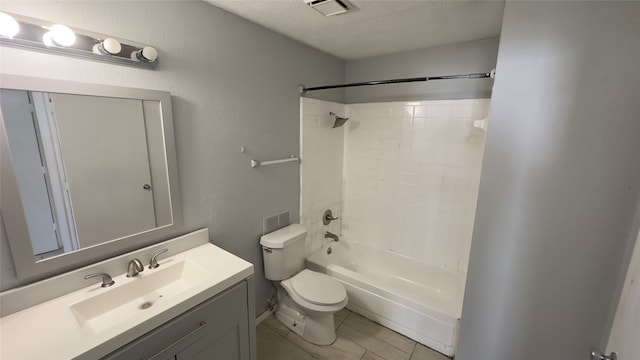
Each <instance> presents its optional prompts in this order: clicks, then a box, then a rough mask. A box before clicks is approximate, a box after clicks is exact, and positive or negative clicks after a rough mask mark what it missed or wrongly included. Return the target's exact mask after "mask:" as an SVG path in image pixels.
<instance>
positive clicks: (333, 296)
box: [291, 269, 347, 305]
mask: <svg viewBox="0 0 640 360" xmlns="http://www.w3.org/2000/svg"><path fill="white" fill-rule="evenodd" d="M291 288H292V289H293V291H294V292H295V293H296V294H298V295H299V296H300V297H301V298H303V299H304V300H306V301H308V302H310V303H312V304H316V305H335V304H339V303H341V302H343V301H344V300H345V299H346V298H347V291H346V290H345V289H344V286H342V284H340V282H338V281H337V280H336V279H334V278H332V277H330V276H327V275H325V274H321V273H317V272H315V271H311V270H308V269H305V270H302V271H301V272H300V273H298V274H297V275H295V276H294V277H292V278H291Z"/></svg>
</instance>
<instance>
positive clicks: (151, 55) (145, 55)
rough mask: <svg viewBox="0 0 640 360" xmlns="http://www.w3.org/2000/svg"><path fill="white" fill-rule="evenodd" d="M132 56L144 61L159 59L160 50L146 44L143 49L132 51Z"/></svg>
mask: <svg viewBox="0 0 640 360" xmlns="http://www.w3.org/2000/svg"><path fill="white" fill-rule="evenodd" d="M131 58H132V59H134V60H136V59H137V60H139V61H144V62H154V61H156V60H157V59H158V50H156V49H155V48H154V47H153V46H145V47H143V48H142V49H140V50H138V51H134V52H133V53H131Z"/></svg>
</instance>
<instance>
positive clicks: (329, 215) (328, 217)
mask: <svg viewBox="0 0 640 360" xmlns="http://www.w3.org/2000/svg"><path fill="white" fill-rule="evenodd" d="M338 219H340V218H339V217H333V212H332V211H331V209H328V210H325V212H324V214H323V215H322V223H323V224H325V225H329V224H330V223H331V222H332V221H333V220H338Z"/></svg>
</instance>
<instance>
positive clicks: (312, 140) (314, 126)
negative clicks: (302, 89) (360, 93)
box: [300, 98, 345, 255]
mask: <svg viewBox="0 0 640 360" xmlns="http://www.w3.org/2000/svg"><path fill="white" fill-rule="evenodd" d="M330 112H333V113H336V114H338V115H339V116H344V114H345V105H343V104H338V103H333V102H328V101H322V100H315V99H309V98H302V99H301V101H300V119H301V122H302V124H301V126H300V131H301V134H300V139H302V141H301V142H302V143H301V146H300V148H301V150H300V152H301V156H302V163H301V166H300V179H301V180H300V183H301V194H300V222H301V223H302V225H304V226H305V227H306V228H307V230H308V232H309V233H308V236H307V240H306V244H305V253H306V254H307V255H308V254H310V253H312V252H314V251H316V250H318V249H319V248H320V247H322V245H324V244H325V243H326V242H327V241H328V240H327V239H325V238H324V234H325V232H326V231H330V232H332V233H334V234H337V235H341V234H340V226H341V221H342V220H337V221H333V222H331V224H329V225H323V224H322V214H323V213H324V211H325V210H326V209H331V210H332V211H333V216H335V217H340V218H341V219H342V166H343V158H344V133H345V127H344V126H343V127H340V128H336V129H332V128H331V126H332V125H333V117H331V116H330V115H329V113H330Z"/></svg>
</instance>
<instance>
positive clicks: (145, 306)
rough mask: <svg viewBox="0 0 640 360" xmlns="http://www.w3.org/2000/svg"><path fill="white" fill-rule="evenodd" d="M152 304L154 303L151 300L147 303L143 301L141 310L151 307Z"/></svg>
mask: <svg viewBox="0 0 640 360" xmlns="http://www.w3.org/2000/svg"><path fill="white" fill-rule="evenodd" d="M151 305H153V303H152V302H151V301H147V302H146V303H142V304H141V305H140V306H139V308H140V310H144V309H148V308H150V307H151Z"/></svg>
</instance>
